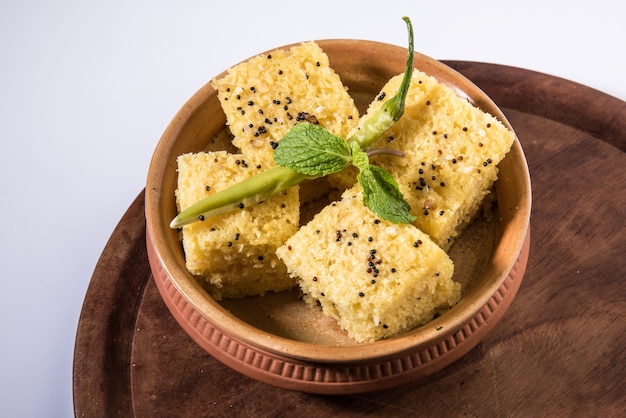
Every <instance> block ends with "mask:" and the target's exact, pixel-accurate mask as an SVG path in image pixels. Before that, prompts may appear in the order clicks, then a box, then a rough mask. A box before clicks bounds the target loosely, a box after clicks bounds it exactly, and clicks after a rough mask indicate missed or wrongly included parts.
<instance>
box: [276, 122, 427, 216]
mask: <svg viewBox="0 0 626 418" xmlns="http://www.w3.org/2000/svg"><path fill="white" fill-rule="evenodd" d="M274 159H275V161H276V162H277V163H278V164H279V165H281V166H283V167H287V168H289V169H291V170H294V171H295V172H297V173H300V174H304V175H308V176H325V175H328V174H331V173H335V172H338V171H341V170H343V169H344V168H345V167H346V166H347V165H348V164H350V163H352V165H354V166H355V167H357V168H358V169H359V174H358V175H357V181H358V182H359V184H360V185H361V188H362V189H363V203H364V204H365V206H367V207H368V208H369V209H370V210H371V211H372V212H374V214H376V216H378V217H380V218H381V219H385V220H388V221H390V222H393V223H409V222H412V221H414V220H415V219H416V217H415V216H414V215H412V214H411V207H410V205H409V204H408V203H407V201H406V200H405V199H404V196H402V193H401V192H400V189H399V188H398V183H397V182H396V181H395V179H394V178H393V176H392V175H391V174H389V173H388V172H387V171H385V170H384V169H382V168H380V167H377V166H374V165H372V164H370V161H369V157H368V155H367V153H366V152H365V151H363V150H361V148H360V146H359V144H358V143H357V142H356V141H345V140H343V139H342V138H341V137H338V136H336V135H333V134H331V133H330V132H328V131H327V130H326V129H324V128H323V127H321V126H318V125H312V124H310V123H307V122H304V123H301V124H298V125H296V126H295V127H294V128H293V129H292V130H291V131H290V132H289V133H288V134H287V135H285V136H284V137H283V139H282V140H281V141H280V143H279V144H278V147H277V148H276V150H275V151H274Z"/></svg>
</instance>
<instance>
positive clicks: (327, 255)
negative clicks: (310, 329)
mask: <svg viewBox="0 0 626 418" xmlns="http://www.w3.org/2000/svg"><path fill="white" fill-rule="evenodd" d="M277 254H278V256H279V257H280V258H281V259H282V260H284V261H285V264H286V265H287V266H288V269H289V272H290V274H291V275H293V276H294V277H295V278H297V280H298V282H299V285H300V288H301V289H302V292H303V293H304V299H305V301H307V302H308V303H309V304H313V305H314V304H317V303H319V304H320V305H321V307H322V310H323V312H324V313H325V314H326V315H328V316H330V317H332V318H335V319H336V320H337V321H338V323H339V325H340V326H341V327H342V328H344V329H345V330H346V331H347V333H348V335H349V336H350V337H351V338H353V339H354V340H356V341H359V342H365V341H375V340H379V339H381V338H385V337H389V336H393V335H396V334H397V333H399V332H401V331H404V330H407V329H410V328H412V327H414V326H417V325H421V324H423V323H425V322H428V321H430V320H431V319H432V318H433V316H434V315H435V314H437V313H439V312H440V311H441V310H445V309H447V308H449V307H451V306H453V305H454V304H456V303H457V301H458V300H459V298H460V287H461V286H460V284H458V283H456V282H454V281H453V280H452V275H453V270H454V266H453V263H452V260H451V259H450V258H449V257H448V255H447V254H446V253H445V252H444V251H443V250H442V249H441V248H440V247H439V246H437V245H436V244H435V243H434V242H433V241H432V240H431V239H430V238H429V237H428V235H426V234H424V233H423V232H422V231H420V230H419V229H417V228H416V227H414V226H413V225H410V224H392V223H389V222H386V221H383V220H379V219H377V218H376V217H375V216H374V214H373V213H372V212H371V211H370V210H369V209H367V208H366V207H365V206H364V205H363V201H362V196H361V191H360V187H359V186H358V185H357V186H355V187H354V188H352V189H349V190H347V191H346V192H345V193H344V194H343V196H342V199H341V200H340V201H338V202H335V203H332V204H330V205H329V206H326V207H325V208H324V209H323V210H322V211H321V212H320V213H318V214H317V215H316V216H315V217H314V218H313V220H312V221H311V222H309V223H308V224H307V225H305V226H303V227H302V228H300V230H299V231H298V232H297V233H296V234H295V235H294V236H293V237H291V238H290V239H289V240H288V241H287V242H286V243H285V245H283V246H281V247H280V248H278V250H277Z"/></svg>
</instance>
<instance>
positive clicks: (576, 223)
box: [73, 61, 626, 417]
mask: <svg viewBox="0 0 626 418" xmlns="http://www.w3.org/2000/svg"><path fill="white" fill-rule="evenodd" d="M447 63H448V64H449V65H450V66H452V67H454V68H456V69H458V70H459V71H460V72H461V73H463V74H465V75H466V76H467V77H468V78H470V79H471V80H473V81H474V82H475V83H476V84H477V85H478V86H479V87H481V88H482V89H483V90H484V91H485V92H486V93H487V94H488V95H490V96H491V97H492V98H493V99H494V101H495V102H496V103H498V104H499V105H500V106H501V107H502V108H503V110H504V113H505V114H506V115H507V118H509V120H510V122H511V124H512V125H513V127H514V128H515V130H516V132H517V134H518V137H519V138H520V142H521V143H522V146H523V148H524V151H525V153H526V155H527V158H528V162H529V167H530V172H531V178H532V181H533V214H532V217H531V233H532V243H531V252H530V258H529V262H528V267H527V271H526V277H525V279H524V281H523V283H522V286H521V288H520V290H519V293H518V296H517V298H516V299H515V300H514V301H513V304H512V306H511V307H510V308H509V311H508V312H507V313H506V314H505V317H504V318H503V319H502V320H501V322H500V323H499V324H498V325H497V326H496V327H495V328H494V330H493V331H492V332H491V333H490V334H489V335H488V336H487V338H486V339H485V340H484V341H483V342H481V343H480V344H479V345H478V346H477V347H476V348H474V349H473V350H472V351H470V352H469V353H468V354H467V355H466V356H465V357H463V358H461V359H460V360H458V361H457V362H456V363H454V364H452V365H451V366H449V367H447V368H446V369H444V370H442V371H440V372H438V373H436V374H434V375H432V376H430V377H428V378H426V379H424V380H421V381H417V382H414V383H411V384H407V385H405V386H401V387H398V388H395V389H392V390H388V391H384V392H377V393H373V394H367V395H350V396H319V395H309V394H304V393H299V392H291V391H288V390H283V389H279V388H275V387H273V386H269V385H266V384H264V383H260V382H257V381H255V380H252V379H250V378H248V377H246V376H243V375H240V374H239V373H237V372H235V371H233V370H231V369H230V368H228V367H226V366H224V365H222V364H221V363H220V362H218V361H217V360H215V359H214V358H212V357H211V356H210V355H209V354H207V353H206V352H204V351H203V350H202V349H200V348H199V346H197V345H196V344H195V343H194V342H193V341H192V340H191V339H190V338H189V337H188V336H187V335H186V334H185V333H184V332H183V331H182V329H181V328H180V327H179V326H178V324H177V323H176V322H175V320H174V319H173V318H172V316H171V315H170V313H169V311H168V310H167V308H166V307H165V305H164V303H163V301H162V300H161V298H160V296H159V294H158V291H157V289H156V286H155V284H154V281H153V280H152V276H151V273H150V268H149V266H148V261H147V255H146V248H145V219H144V212H143V210H144V200H143V193H140V194H139V196H138V197H137V199H136V200H135V201H134V202H133V203H132V204H131V205H130V207H129V209H128V211H127V212H126V214H125V215H124V216H123V218H122V219H121V220H120V223H119V224H118V226H117V227H116V229H115V231H114V232H113V234H112V236H111V238H110V240H109V242H108V244H107V245H106V247H105V249H104V251H103V253H102V255H101V258H100V260H99V262H98V264H97V265H96V267H95V271H94V273H93V276H92V279H91V283H90V286H89V289H88V291H87V294H86V297H85V301H84V305H83V310H82V313H81V317H80V321H79V326H78V331H77V336H76V347H75V353H74V370H73V372H74V408H75V413H76V416H77V417H81V416H87V417H93V416H123V417H131V416H136V417H154V416H167V417H177V416H186V417H189V416H229V417H230V416H292V415H301V416H316V417H326V416H328V417H336V416H346V415H350V416H385V415H387V416H394V417H395V416H442V417H443V416H532V415H534V416H537V415H542V416H554V415H570V416H619V415H622V414H624V413H626V390H625V389H624V388H625V387H626V280H625V279H626V261H625V260H626V257H625V256H624V254H623V253H624V251H625V250H626V229H625V228H624V226H625V222H624V213H625V209H624V208H626V155H625V153H624V151H625V150H626V103H625V102H623V101H621V100H618V99H616V98H613V97H611V96H608V95H606V94H603V93H601V92H598V91H596V90H593V89H590V88H588V87H585V86H582V85H579V84H576V83H572V82H569V81H566V80H563V79H559V78H556V77H552V76H549V75H545V74H540V73H536V72H532V71H528V70H522V69H519V68H513V67H506V66H499V65H493V64H484V63H475V62H461V61H448V62H447Z"/></svg>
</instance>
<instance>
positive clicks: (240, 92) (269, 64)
mask: <svg viewBox="0 0 626 418" xmlns="http://www.w3.org/2000/svg"><path fill="white" fill-rule="evenodd" d="M212 84H213V86H214V88H215V89H216V90H217V92H218V97H219V100H220V103H221V105H222V108H223V109H224V113H226V123H227V125H228V126H229V128H230V131H231V133H232V134H233V135H234V139H233V144H234V145H235V146H236V147H238V148H239V149H240V150H241V152H242V153H244V154H248V155H250V154H253V155H255V158H256V159H257V161H259V162H260V163H261V164H262V165H263V166H264V167H271V166H273V165H274V154H273V148H272V145H273V144H275V143H277V142H278V141H280V139H281V138H282V137H283V136H284V135H285V134H286V133H287V132H288V131H289V130H290V129H291V128H292V127H293V125H294V124H296V122H298V121H301V120H308V121H312V122H317V123H319V124H320V125H322V126H324V127H325V128H326V129H327V130H329V131H330V132H332V133H334V134H336V135H339V136H341V137H342V138H345V137H346V135H347V133H348V132H349V131H350V130H351V129H352V128H353V127H354V126H356V124H357V122H358V117H359V113H358V110H357V108H356V106H355V104H354V101H353V99H352V98H351V97H350V95H349V94H348V93H347V91H346V90H347V89H346V87H345V86H344V85H343V84H342V82H341V80H340V78H339V75H338V74H337V73H336V72H335V71H334V70H333V69H332V68H331V67H330V64H329V60H328V56H327V55H326V54H325V53H324V52H323V51H322V49H321V48H320V47H319V46H318V45H317V44H316V43H315V42H306V43H303V44H300V45H297V46H294V47H292V48H291V49H289V50H276V51H272V52H271V53H269V54H267V55H259V56H257V57H254V58H252V59H250V60H248V61H246V62H243V63H241V64H238V65H237V66H235V67H233V68H231V69H230V70H228V73H227V74H226V75H225V76H224V77H222V78H219V79H216V80H213V81H212Z"/></svg>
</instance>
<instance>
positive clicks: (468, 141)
mask: <svg viewBox="0 0 626 418" xmlns="http://www.w3.org/2000/svg"><path fill="white" fill-rule="evenodd" d="M401 78H402V76H401V75H399V76H396V77H394V78H392V79H391V80H390V81H389V82H388V83H387V84H386V85H385V86H384V87H383V89H382V90H381V93H380V94H379V95H378V98H381V99H380V100H374V101H373V102H372V103H371V104H370V107H369V108H368V111H367V113H366V114H365V115H364V116H363V117H362V118H361V122H360V123H362V121H364V120H366V119H368V118H369V117H370V115H371V114H372V113H374V112H376V111H377V110H378V109H379V108H380V107H381V106H382V104H383V103H384V102H385V101H386V100H387V99H389V98H391V97H392V96H393V95H394V94H395V93H396V92H397V91H398V88H399V86H400V82H401ZM514 140H515V136H514V134H513V132H511V131H510V130H509V129H507V128H506V127H505V126H504V125H503V124H502V123H501V122H500V121H499V120H497V119H496V118H495V117H493V116H491V115H489V114H487V113H485V112H483V111H482V110H480V109H478V108H477V107H475V106H473V105H472V104H471V103H469V102H468V101H467V100H466V99H465V98H462V97H459V96H458V95H457V94H456V92H455V91H454V90H453V89H452V88H450V87H448V86H446V85H444V84H442V83H439V82H438V81H437V80H436V79H435V78H433V77H431V76H428V75H426V74H424V73H422V72H420V71H417V70H416V71H414V73H413V78H412V81H411V87H410V89H409V92H408V95H407V98H406V108H405V112H404V115H403V116H402V118H400V120H399V121H398V122H397V123H396V124H395V125H394V126H393V127H392V128H391V129H389V130H388V131H387V132H385V134H384V135H383V136H382V137H381V139H380V140H379V141H378V142H377V143H376V144H374V146H373V147H374V148H379V147H386V148H392V149H396V150H400V151H402V152H404V153H405V157H403V158H398V157H389V156H377V157H374V158H372V159H371V161H372V163H374V164H377V165H380V166H381V167H383V168H385V169H387V170H388V171H389V172H390V173H391V174H392V175H393V177H394V178H395V179H396V181H397V182H398V185H399V187H400V191H401V192H402V194H403V195H404V197H405V199H406V200H407V201H408V202H409V204H410V205H411V209H412V210H411V212H412V213H413V214H414V215H416V216H417V217H418V218H417V220H416V221H415V222H414V225H415V226H417V227H418V228H419V229H421V230H422V231H424V232H426V233H427V234H428V235H430V237H431V238H432V239H433V240H434V241H435V242H436V243H437V244H438V245H439V246H441V247H442V248H444V249H448V248H449V247H450V245H451V244H452V242H453V240H454V238H455V237H456V236H458V235H459V233H460V232H462V230H463V228H464V227H465V226H466V225H467V223H468V222H470V221H471V220H472V218H473V217H474V216H475V215H476V213H477V211H478V209H479V208H480V206H481V203H482V202H483V200H484V198H485V196H486V195H487V194H488V193H489V191H490V189H491V187H492V185H493V182H494V181H495V180H496V179H497V176H498V169H497V165H498V163H499V162H500V161H501V160H502V158H504V156H505V155H506V153H507V152H508V151H509V149H510V147H511V145H512V144H513V141H514ZM342 175H343V176H344V178H345V174H342ZM350 182H353V179H352V178H350V179H349V181H348V182H344V184H350Z"/></svg>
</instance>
